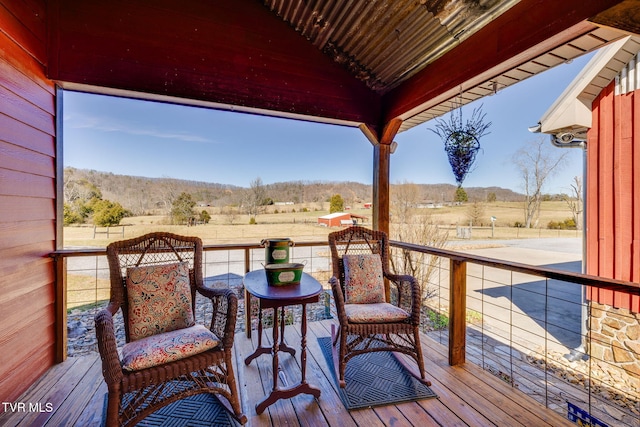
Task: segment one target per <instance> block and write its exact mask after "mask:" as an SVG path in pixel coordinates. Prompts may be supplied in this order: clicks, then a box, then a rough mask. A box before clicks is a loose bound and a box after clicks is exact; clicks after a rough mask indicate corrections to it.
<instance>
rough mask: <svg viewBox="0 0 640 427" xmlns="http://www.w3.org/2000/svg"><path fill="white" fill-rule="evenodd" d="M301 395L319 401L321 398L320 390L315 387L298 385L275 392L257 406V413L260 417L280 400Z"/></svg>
mask: <svg viewBox="0 0 640 427" xmlns="http://www.w3.org/2000/svg"><path fill="white" fill-rule="evenodd" d="M299 394H311V395H313V397H315V398H316V399H317V398H318V397H320V389H318V388H316V387H313V386H311V385H309V384H308V383H303V384H298V385H295V386H293V387H290V388H278V389H276V390H273V391H272V392H271V394H269V396H267V397H266V398H264V400H262V402H260V403H258V404H257V405H256V413H257V414H258V415H260V414H261V413H263V412H264V410H265V409H267V406H270V405H273V404H274V403H276V402H277V401H278V400H280V399H289V398H291V397H294V396H297V395H299Z"/></svg>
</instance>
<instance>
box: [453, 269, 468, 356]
mask: <svg viewBox="0 0 640 427" xmlns="http://www.w3.org/2000/svg"><path fill="white" fill-rule="evenodd" d="M450 265H451V267H450V268H451V270H450V273H449V275H450V276H449V365H451V366H455V365H462V364H463V363H464V362H465V347H466V329H467V324H466V322H467V320H466V313H467V306H466V304H467V262H466V261H463V260H458V259H455V258H451V264H450Z"/></svg>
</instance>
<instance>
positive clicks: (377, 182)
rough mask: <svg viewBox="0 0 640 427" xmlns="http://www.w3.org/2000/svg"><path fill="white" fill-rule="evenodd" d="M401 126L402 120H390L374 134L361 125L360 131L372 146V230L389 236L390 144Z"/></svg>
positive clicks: (371, 129) (372, 130) (371, 130)
mask: <svg viewBox="0 0 640 427" xmlns="http://www.w3.org/2000/svg"><path fill="white" fill-rule="evenodd" d="M400 126H402V120H400V119H397V118H396V119H392V120H390V121H389V122H387V123H385V124H384V126H381V128H382V131H380V132H376V130H375V128H374V127H373V126H371V125H367V124H361V125H360V126H359V127H360V130H361V131H362V133H364V135H365V136H366V137H367V139H368V140H369V141H371V144H372V145H373V228H374V229H375V230H380V231H384V232H385V233H387V234H389V217H390V215H389V209H390V195H389V188H390V185H389V179H390V178H389V177H390V174H389V172H390V160H391V144H392V143H393V139H394V138H395V137H396V135H397V134H398V130H399V129H400Z"/></svg>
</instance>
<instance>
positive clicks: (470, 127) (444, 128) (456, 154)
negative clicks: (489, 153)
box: [430, 106, 491, 188]
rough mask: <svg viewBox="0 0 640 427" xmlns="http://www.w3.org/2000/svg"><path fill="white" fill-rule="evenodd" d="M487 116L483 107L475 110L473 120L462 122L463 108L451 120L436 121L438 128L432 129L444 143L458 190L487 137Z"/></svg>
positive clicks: (454, 113)
mask: <svg viewBox="0 0 640 427" xmlns="http://www.w3.org/2000/svg"><path fill="white" fill-rule="evenodd" d="M485 116H486V114H485V113H483V112H482V106H480V107H478V108H476V109H474V110H473V113H472V114H471V118H470V119H468V120H467V121H466V122H463V121H462V108H461V107H458V108H457V109H456V110H454V111H452V112H451V114H450V115H449V120H448V121H447V120H442V119H436V126H435V127H436V128H435V129H430V130H431V131H432V132H434V133H435V134H437V135H438V136H439V137H440V138H441V139H442V142H444V149H445V151H446V152H447V157H448V158H449V164H450V165H451V169H452V170H453V175H454V176H455V178H456V182H457V183H458V188H460V187H461V186H462V182H463V181H464V179H465V178H466V176H467V174H468V173H469V172H471V170H472V167H473V164H474V162H475V160H476V155H477V154H478V151H480V138H481V137H483V136H485V135H487V134H488V133H489V132H488V129H489V127H490V126H491V122H488V123H485Z"/></svg>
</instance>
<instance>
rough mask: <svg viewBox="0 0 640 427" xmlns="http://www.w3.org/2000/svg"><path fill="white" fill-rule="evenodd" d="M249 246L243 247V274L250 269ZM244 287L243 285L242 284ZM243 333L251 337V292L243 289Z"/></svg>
mask: <svg viewBox="0 0 640 427" xmlns="http://www.w3.org/2000/svg"><path fill="white" fill-rule="evenodd" d="M249 258H250V251H249V248H245V249H244V272H245V274H246V273H248V272H249V271H250V270H251V262H250V259H249ZM243 287H244V286H243ZM244 333H245V334H246V335H247V338H249V339H251V294H250V293H249V292H247V290H246V289H245V291H244Z"/></svg>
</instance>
